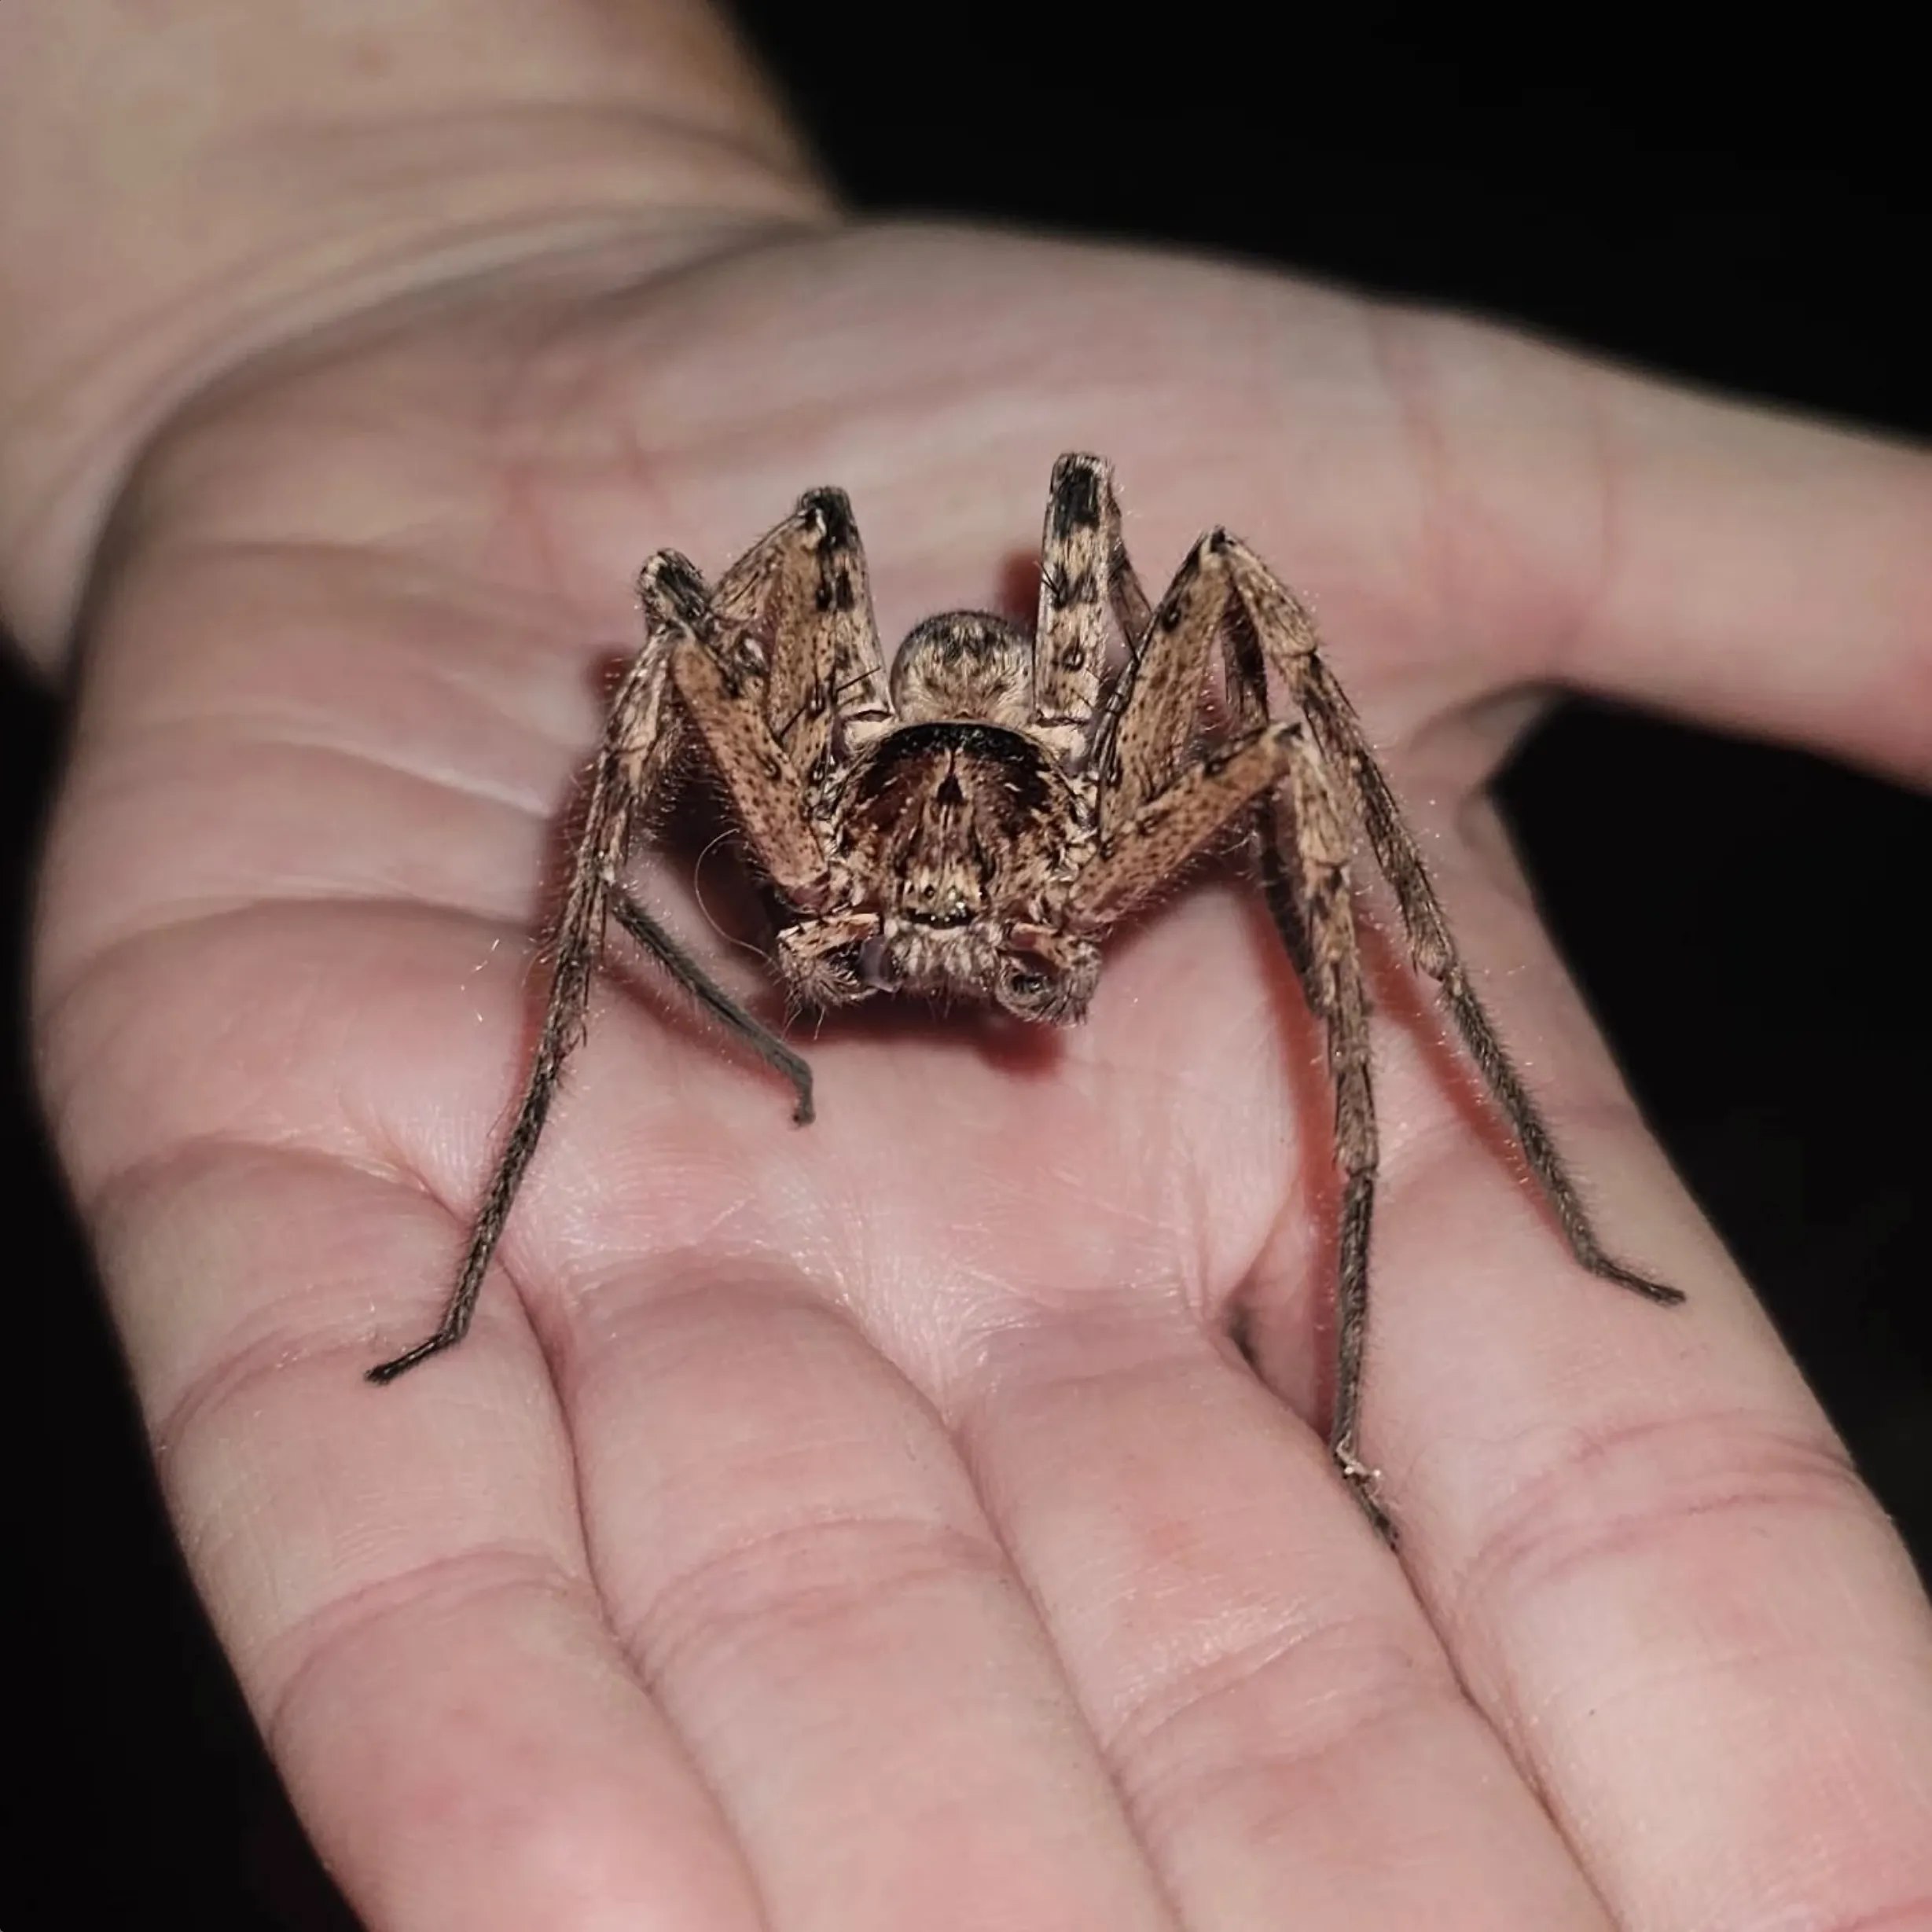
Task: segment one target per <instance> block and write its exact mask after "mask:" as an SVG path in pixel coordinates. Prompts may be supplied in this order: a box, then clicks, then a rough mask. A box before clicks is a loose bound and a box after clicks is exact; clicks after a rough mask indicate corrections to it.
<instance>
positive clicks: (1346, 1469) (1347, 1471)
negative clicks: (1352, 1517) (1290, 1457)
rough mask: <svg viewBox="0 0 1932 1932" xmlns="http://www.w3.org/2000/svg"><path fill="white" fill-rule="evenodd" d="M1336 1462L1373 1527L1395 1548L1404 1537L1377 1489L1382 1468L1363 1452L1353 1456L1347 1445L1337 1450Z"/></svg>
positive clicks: (1351, 1493) (1352, 1494) (1343, 1479)
mask: <svg viewBox="0 0 1932 1932" xmlns="http://www.w3.org/2000/svg"><path fill="white" fill-rule="evenodd" d="M1335 1467H1336V1468H1337V1469H1339V1471H1341V1473H1342V1481H1343V1482H1346V1484H1347V1485H1348V1487H1349V1493H1350V1495H1351V1496H1353V1497H1354V1499H1355V1500H1356V1501H1357V1503H1359V1504H1361V1511H1362V1514H1363V1515H1365V1516H1366V1517H1367V1518H1368V1522H1369V1526H1370V1528H1372V1530H1374V1531H1375V1533H1376V1535H1377V1536H1379V1537H1381V1539H1382V1540H1383V1542H1385V1543H1386V1544H1388V1546H1389V1548H1390V1549H1394V1548H1395V1547H1396V1545H1397V1544H1398V1543H1399V1542H1400V1541H1401V1533H1400V1532H1399V1531H1398V1530H1397V1529H1396V1526H1395V1519H1394V1517H1393V1516H1391V1515H1390V1514H1389V1512H1388V1511H1387V1510H1386V1509H1384V1508H1383V1507H1382V1502H1381V1499H1380V1497H1379V1496H1378V1495H1377V1493H1376V1491H1377V1489H1378V1488H1379V1485H1380V1482H1381V1479H1382V1473H1381V1471H1379V1470H1376V1469H1371V1468H1370V1467H1368V1464H1366V1463H1365V1462H1364V1461H1363V1460H1361V1457H1360V1456H1351V1455H1350V1453H1348V1452H1347V1451H1346V1449H1343V1450H1340V1451H1338V1452H1337V1453H1336V1455H1335Z"/></svg>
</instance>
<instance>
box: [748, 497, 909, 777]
mask: <svg viewBox="0 0 1932 1932" xmlns="http://www.w3.org/2000/svg"><path fill="white" fill-rule="evenodd" d="M712 602H713V608H714V610H715V611H716V612H717V614H718V630H719V633H720V636H721V640H722V639H724V638H729V637H732V636H733V635H734V634H736V635H738V636H743V635H744V634H746V633H747V632H751V633H755V634H757V635H758V636H759V637H763V638H766V639H768V640H769V667H768V669H767V670H766V675H765V698H764V714H765V722H766V724H767V725H769V727H770V729H771V733H772V736H773V737H774V738H776V739H777V741H778V743H779V744H780V745H781V746H782V747H784V751H785V754H786V755H787V756H788V758H790V759H791V760H792V764H793V766H795V768H796V769H797V770H798V772H799V774H800V776H801V777H802V778H803V780H804V781H805V783H806V784H807V785H808V786H810V787H811V788H814V790H816V789H817V788H819V787H821V786H822V785H823V784H824V783H825V781H826V780H827V778H828V777H830V776H831V775H832V772H833V770H834V769H835V768H836V763H837V762H839V760H840V759H841V758H843V757H844V756H848V755H850V752H851V751H854V750H855V749H857V748H858V747H860V746H861V745H864V744H868V743H869V742H870V741H871V740H872V739H874V738H876V737H877V736H879V735H880V733H881V732H883V731H885V730H887V729H889V728H890V727H891V724H892V722H893V711H892V700H891V693H890V691H889V689H888V686H887V678H886V669H885V659H884V656H883V652H881V650H880V645H879V630H878V626H877V624H876V623H875V621H874V619H873V617H872V584H871V579H870V578H869V574H868V572H867V571H866V567H865V549H864V548H863V546H862V545H861V544H860V542H859V536H858V523H856V522H855V521H854V518H853V516H852V505H851V502H850V499H849V498H847V495H846V494H845V492H844V491H843V490H807V491H806V493H805V494H804V495H803V496H802V497H801V498H799V506H798V508H797V509H795V511H794V512H792V515H791V516H789V517H788V518H787V519H786V520H785V521H784V523H781V524H780V525H779V526H778V527H777V529H776V530H774V531H772V532H771V533H770V534H769V535H768V536H766V538H763V539H762V541H761V542H758V544H756V545H755V546H754V547H753V548H752V549H751V550H749V551H747V553H745V555H744V556H742V557H740V559H739V560H738V561H737V563H736V564H733V566H732V567H731V568H730V569H729V571H726V572H725V575H724V577H723V578H722V580H721V582H719V584H718V590H717V592H716V594H715V596H714V598H713V601H712Z"/></svg>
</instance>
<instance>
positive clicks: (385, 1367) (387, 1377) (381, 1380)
mask: <svg viewBox="0 0 1932 1932" xmlns="http://www.w3.org/2000/svg"><path fill="white" fill-rule="evenodd" d="M456 1341H457V1337H456V1336H454V1335H443V1334H441V1333H438V1334H435V1335H432V1336H431V1337H430V1338H429V1339H428V1341H426V1342H417V1345H416V1346H415V1347H413V1349H406V1350H404V1351H403V1352H402V1354H400V1355H399V1356H397V1357H395V1360H394V1361H387V1362H378V1363H377V1364H376V1366H375V1367H374V1368H369V1369H365V1370H364V1371H363V1374H362V1379H363V1380H364V1381H365V1382H373V1383H375V1385H376V1387H377V1388H379V1389H380V1388H381V1387H384V1384H385V1383H391V1382H393V1381H395V1379H396V1377H397V1376H404V1375H407V1374H408V1373H409V1372H410V1370H411V1369H412V1368H414V1367H415V1366H416V1365H417V1363H419V1362H426V1361H428V1360H429V1358H430V1357H431V1356H432V1355H440V1354H442V1353H443V1350H445V1349H446V1348H450V1347H453V1346H454V1345H455V1343H456Z"/></svg>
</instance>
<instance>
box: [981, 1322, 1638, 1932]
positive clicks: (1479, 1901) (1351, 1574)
mask: <svg viewBox="0 0 1932 1932" xmlns="http://www.w3.org/2000/svg"><path fill="white" fill-rule="evenodd" d="M961 1398H962V1401H963V1404H964V1410H965V1415H966V1418H967V1420H966V1422H965V1427H964V1436H965V1440H966V1442H967V1443H968V1448H969V1452H970V1453H971V1455H972V1459H973V1462H974V1465H975V1468H976V1469H977V1470H979V1471H980V1473H981V1477H982V1482H983V1487H984V1489H985V1492H986V1496H987V1498H988V1505H989V1508H990V1509H991V1511H992V1512H993V1514H994V1519H995V1521H996V1522H997V1523H998V1525H999V1527H1000V1530H1001V1534H1002V1536H1003V1537H1005V1540H1006V1541H1007V1542H1008V1545H1009V1547H1011V1548H1012V1550H1013V1552H1014V1553H1015V1557H1016V1561H1017V1562H1018V1563H1019V1565H1020V1567H1021V1568H1022V1570H1023V1572H1024V1574H1026V1577H1027V1582H1028V1585H1029V1586H1030V1589H1031V1590H1032V1592H1033V1593H1034V1596H1035V1597H1036V1599H1037V1600H1038V1602H1039V1603H1040V1605H1041V1612H1042V1614H1044V1615H1045V1618H1046V1619H1047V1622H1048V1623H1049V1626H1050V1627H1051V1629H1052V1632H1053V1635H1054V1639H1055V1642H1056V1646H1057V1647H1058V1649H1059V1651H1060V1655H1061V1656H1062V1658H1063V1659H1064V1660H1065V1663H1066V1667H1067V1671H1068V1673H1069V1674H1070V1676H1071V1678H1072V1680H1073V1681H1074V1685H1075V1687H1076V1688H1077V1690H1078V1694H1079V1696H1080V1699H1081V1702H1082V1706H1083V1708H1084V1709H1085V1711H1086V1713H1087V1716H1088V1718H1089V1722H1090V1723H1091V1724H1093V1728H1094V1730H1095V1732H1096V1734H1097V1735H1098V1736H1099V1738H1100V1741H1101V1744H1102V1746H1103V1747H1104V1750H1105V1751H1106V1753H1107V1761H1108V1763H1109V1765H1110V1767H1111V1769H1112V1771H1113V1773H1114V1776H1115V1780H1116V1782H1117V1783H1118V1785H1119V1787H1120V1789H1121V1791H1122V1794H1123V1797H1124V1798H1125V1800H1126V1804H1127V1807H1128V1809H1129V1813H1130V1814H1131V1815H1132V1816H1133V1820H1134V1823H1135V1825H1136V1827H1137V1831H1138V1832H1139V1834H1140V1838H1141V1839H1142V1842H1144V1844H1145V1845H1146V1846H1147V1847H1148V1853H1149V1855H1150V1856H1151V1858H1152V1859H1153V1860H1154V1861H1155V1866H1156V1868H1158V1870H1159V1873H1160V1875H1161V1879H1162V1881H1163V1884H1164V1886H1166V1890H1167V1891H1168V1893H1169V1894H1170V1896H1171V1897H1173V1898H1174V1901H1175V1902H1176V1904H1177V1906H1178V1907H1179V1908H1180V1911H1181V1915H1182V1917H1183V1918H1184V1919H1185V1920H1186V1922H1187V1923H1188V1925H1189V1926H1192V1927H1195V1928H1197V1929H1198V1932H1215V1929H1216V1928H1226V1929H1227V1932H1235V1929H1236V1928H1240V1927H1247V1926H1254V1925H1258V1924H1265V1923H1273V1922H1275V1921H1276V1920H1277V1919H1280V1916H1281V1915H1282V1913H1283V1912H1284V1908H1286V1907H1287V1904H1288V1902H1289V1901H1292V1917H1293V1920H1294V1923H1295V1925H1296V1926H1298V1927H1300V1926H1306V1927H1309V1928H1311V1929H1314V1928H1325V1927H1335V1928H1338V1929H1339V1928H1343V1927H1368V1926H1398V1925H1400V1926H1412V1925H1425V1924H1426V1925H1431V1926H1444V1927H1458V1928H1460V1927H1467V1928H1468V1929H1469V1932H1507V1929H1508V1928H1522V1932H1530V1929H1531V1928H1537V1929H1538V1932H1562V1929H1567V1928H1578V1929H1579V1932H1580V1929H1581V1928H1586V1927H1587V1928H1599V1927H1603V1926H1607V1923H1608V1922H1607V1919H1606V1918H1605V1916H1604V1915H1603V1910H1602V1908H1601V1906H1600V1904H1599V1903H1598V1902H1597V1901H1596V1899H1595V1897H1593V1896H1592V1893H1591V1891H1590V1889H1589V1886H1588V1884H1587V1883H1586V1882H1585V1881H1584V1879H1583V1878H1582V1876H1581V1874H1580V1872H1579V1871H1578V1869H1577V1868H1576V1866H1575V1864H1574V1861H1573V1860H1572V1859H1571V1858H1570V1855H1569V1853H1568V1851H1567V1849H1566V1847H1565V1846H1564V1845H1563V1842H1562V1839H1561V1838H1560V1837H1559V1835H1558V1834H1557V1832H1556V1831H1555V1830H1554V1829H1553V1828H1552V1826H1551V1824H1550V1821H1549V1820H1548V1817H1547V1816H1545V1814H1544V1813H1543V1811H1542V1809H1541V1807H1540V1806H1539V1805H1538V1804H1537V1801H1536V1799H1535V1798H1534V1797H1533V1795H1532V1794H1531V1792H1530V1790H1529V1788H1528V1787H1526V1785H1525V1784H1524V1783H1523V1782H1522V1780H1521V1779H1520V1777H1519V1776H1518V1775H1517V1774H1516V1772H1515V1770H1514V1769H1513V1768H1512V1766H1511V1764H1510V1762H1509V1761H1508V1756H1507V1754H1506V1753H1505V1752H1504V1750H1503V1749H1502V1748H1501V1747H1500V1744H1499V1743H1498V1741H1497V1738H1496V1737H1495V1735H1493V1733H1492V1732H1490V1731H1489V1728H1488V1727H1487V1726H1486V1724H1485V1723H1484V1722H1483V1721H1482V1718H1481V1717H1479V1716H1478V1713H1477V1712H1476V1711H1475V1710H1474V1709H1473V1708H1472V1707H1471V1705H1470V1704H1469V1703H1468V1702H1467V1700H1466V1699H1465V1698H1464V1695H1463V1694H1462V1691H1461V1690H1460V1687H1459V1686H1458V1684H1457V1683H1456V1678H1455V1675H1454V1673H1453V1670H1452V1669H1451V1668H1450V1667H1449V1662H1448V1660H1447V1659H1446V1658H1445V1656H1444V1655H1443V1652H1442V1648H1441V1647H1440V1645H1439V1644H1438V1642H1437V1640H1436V1639H1435V1637H1434V1634H1433V1633H1432V1632H1431V1630H1430V1629H1429V1627H1428V1625H1427V1622H1426V1621H1425V1619H1424V1618H1423V1616H1422V1615H1421V1614H1420V1611H1419V1609H1418V1607H1417V1605H1416V1601H1415V1600H1414V1597H1413V1596H1412V1593H1411V1592H1410V1591H1409V1587H1408V1585H1407V1584H1406V1582H1405V1580H1404V1578H1403V1577H1402V1574H1401V1570H1400V1568H1399V1567H1398V1565H1397V1564H1396V1563H1395V1562H1394V1560H1393V1559H1392V1558H1391V1557H1390V1554H1389V1552H1387V1550H1386V1549H1385V1548H1384V1547H1383V1545H1382V1544H1381V1543H1380V1542H1379V1541H1378V1540H1377V1539H1376V1537H1374V1535H1373V1534H1372V1533H1371V1532H1370V1531H1369V1530H1368V1526H1367V1523H1366V1522H1365V1519H1363V1518H1362V1516H1361V1511H1359V1509H1358V1508H1357V1506H1356V1504H1355V1503H1354V1500H1352V1498H1351V1497H1350V1495H1349V1494H1348V1493H1347V1492H1346V1490H1345V1489H1343V1487H1342V1486H1341V1484H1340V1483H1339V1482H1338V1481H1337V1480H1336V1478H1335V1474H1334V1471H1333V1468H1332V1465H1331V1462H1330V1459H1329V1457H1328V1453H1327V1451H1326V1449H1324V1446H1323V1445H1322V1442H1321V1440H1320V1437H1319V1435H1317V1434H1316V1433H1315V1432H1314V1431H1312V1430H1311V1429H1309V1427H1307V1425H1306V1423H1302V1422H1301V1421H1300V1420H1297V1419H1296V1418H1295V1417H1293V1416H1291V1415H1290V1414H1289V1413H1288V1412H1287V1410H1285V1409H1284V1408H1283V1407H1282V1406H1281V1405H1280V1404H1279V1403H1277V1402H1276V1401H1275V1400H1274V1399H1273V1398H1272V1397H1271V1396H1269V1394H1267V1393H1266V1391H1265V1390H1263V1389H1262V1387H1260V1385H1259V1384H1258V1383H1257V1382H1256V1381H1255V1380H1254V1377H1253V1376H1252V1375H1251V1374H1250V1373H1249V1372H1248V1371H1247V1369H1246V1368H1245V1366H1244V1365H1242V1364H1241V1363H1240V1361H1239V1360H1238V1359H1237V1358H1235V1357H1233V1356H1232V1352H1231V1351H1225V1350H1224V1351H1217V1350H1214V1349H1213V1348H1212V1347H1210V1345H1209V1344H1208V1342H1207V1340H1206V1339H1205V1338H1204V1337H1203V1334H1202V1332H1201V1329H1200V1327H1199V1323H1198V1322H1197V1321H1196V1320H1192V1318H1190V1317H1187V1316H1186V1315H1185V1314H1184V1313H1181V1312H1180V1303H1179V1299H1178V1298H1170V1300H1169V1301H1168V1302H1167V1303H1166V1306H1165V1308H1164V1309H1163V1308H1162V1307H1160V1306H1158V1305H1156V1306H1155V1307H1154V1308H1153V1309H1151V1310H1150V1309H1148V1306H1146V1305H1145V1303H1144V1302H1143V1303H1142V1305H1141V1306H1140V1310H1139V1312H1137V1313H1129V1312H1128V1310H1127V1308H1126V1305H1125V1303H1124V1302H1120V1301H1116V1302H1115V1303H1114V1304H1113V1306H1112V1307H1111V1309H1109V1308H1108V1307H1107V1305H1106V1304H1104V1302H1100V1301H1099V1300H1097V1299H1096V1300H1093V1301H1089V1302H1088V1304H1087V1305H1086V1306H1085V1308H1084V1309H1082V1311H1081V1312H1080V1313H1078V1315H1077V1316H1074V1317H1069V1318H1065V1319H1056V1318H1050V1317H1049V1318H1047V1319H1044V1320H1039V1321H1036V1322H1030V1323H1025V1324H1015V1326H1014V1327H1013V1328H1012V1330H1011V1331H1010V1332H1008V1333H1007V1334H1005V1335H1002V1337H1001V1342H1000V1345H999V1346H998V1347H997V1349H995V1350H990V1351H989V1352H988V1354H987V1355H986V1358H985V1360H984V1361H983V1364H982V1365H980V1367H979V1372H977V1373H976V1374H975V1376H973V1377H972V1382H971V1386H970V1387H969V1388H966V1389H963V1390H962V1391H961Z"/></svg>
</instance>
